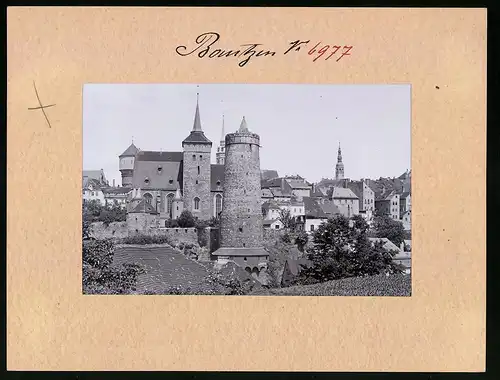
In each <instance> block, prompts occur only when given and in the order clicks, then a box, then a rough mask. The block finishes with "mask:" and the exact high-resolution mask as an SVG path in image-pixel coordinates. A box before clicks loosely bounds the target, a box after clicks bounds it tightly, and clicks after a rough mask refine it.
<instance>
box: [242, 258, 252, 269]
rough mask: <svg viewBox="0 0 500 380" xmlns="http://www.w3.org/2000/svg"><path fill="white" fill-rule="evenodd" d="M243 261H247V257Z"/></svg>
mask: <svg viewBox="0 0 500 380" xmlns="http://www.w3.org/2000/svg"><path fill="white" fill-rule="evenodd" d="M243 261H247V258H246V257H244V258H243ZM248 269H250V268H248Z"/></svg>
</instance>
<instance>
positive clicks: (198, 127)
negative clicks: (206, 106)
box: [193, 93, 201, 132]
mask: <svg viewBox="0 0 500 380" xmlns="http://www.w3.org/2000/svg"><path fill="white" fill-rule="evenodd" d="M199 100H200V94H199V93H196V111H195V113H194V123H193V131H199V132H201V118H200V104H199V103H200V102H199Z"/></svg>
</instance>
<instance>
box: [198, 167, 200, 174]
mask: <svg viewBox="0 0 500 380" xmlns="http://www.w3.org/2000/svg"><path fill="white" fill-rule="evenodd" d="M198 175H200V167H199V166H198Z"/></svg>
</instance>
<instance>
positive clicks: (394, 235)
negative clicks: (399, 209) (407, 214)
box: [373, 214, 408, 247]
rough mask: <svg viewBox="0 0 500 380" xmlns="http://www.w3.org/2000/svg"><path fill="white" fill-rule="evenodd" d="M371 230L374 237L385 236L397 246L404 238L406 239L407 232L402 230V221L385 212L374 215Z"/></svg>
mask: <svg viewBox="0 0 500 380" xmlns="http://www.w3.org/2000/svg"><path fill="white" fill-rule="evenodd" d="M373 230H374V231H375V236H376V237H378V238H387V239H389V240H390V241H392V242H393V243H394V244H396V245H397V246H398V247H399V246H400V244H401V243H402V242H403V241H404V240H405V239H408V233H407V232H406V231H405V230H404V227H403V223H401V222H399V221H397V220H394V219H392V218H391V217H390V216H389V215H386V214H383V215H377V216H375V219H374V220H373Z"/></svg>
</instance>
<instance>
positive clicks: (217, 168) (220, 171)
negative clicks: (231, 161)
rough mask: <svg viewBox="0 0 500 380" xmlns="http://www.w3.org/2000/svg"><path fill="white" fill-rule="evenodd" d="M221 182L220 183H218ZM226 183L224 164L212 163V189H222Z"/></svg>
mask: <svg viewBox="0 0 500 380" xmlns="http://www.w3.org/2000/svg"><path fill="white" fill-rule="evenodd" d="M217 182H219V185H217ZM223 185H224V165H216V164H212V165H210V190H211V191H222V186H223Z"/></svg>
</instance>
